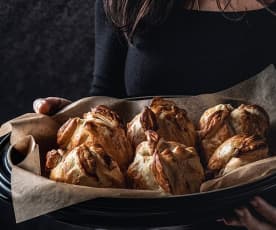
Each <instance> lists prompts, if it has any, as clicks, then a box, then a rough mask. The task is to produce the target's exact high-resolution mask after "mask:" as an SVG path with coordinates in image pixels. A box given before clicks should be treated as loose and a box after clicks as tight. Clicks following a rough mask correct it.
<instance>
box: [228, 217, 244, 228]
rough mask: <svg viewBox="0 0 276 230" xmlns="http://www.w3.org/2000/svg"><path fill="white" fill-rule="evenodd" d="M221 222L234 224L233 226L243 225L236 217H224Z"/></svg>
mask: <svg viewBox="0 0 276 230" xmlns="http://www.w3.org/2000/svg"><path fill="white" fill-rule="evenodd" d="M223 222H224V224H226V225H230V226H235V227H241V226H243V225H242V223H241V222H240V220H239V219H237V218H234V217H233V218H232V217H231V218H230V217H226V218H224V219H223Z"/></svg>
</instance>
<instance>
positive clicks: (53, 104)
mask: <svg viewBox="0 0 276 230" xmlns="http://www.w3.org/2000/svg"><path fill="white" fill-rule="evenodd" d="M70 103H71V101H69V100H67V99H64V98H60V97H47V98H39V99H36V100H35V101H34V103H33V108H34V111H35V112H36V113H41V114H47V115H51V114H54V113H56V112H58V111H59V110H60V109H62V108H63V107H65V106H66V105H68V104H70Z"/></svg>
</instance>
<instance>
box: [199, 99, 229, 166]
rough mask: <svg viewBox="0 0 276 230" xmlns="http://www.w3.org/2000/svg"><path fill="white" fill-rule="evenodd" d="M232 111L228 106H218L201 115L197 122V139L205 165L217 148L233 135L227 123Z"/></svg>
mask: <svg viewBox="0 0 276 230" xmlns="http://www.w3.org/2000/svg"><path fill="white" fill-rule="evenodd" d="M233 109H234V108H233V107H232V106H231V105H230V104H219V105H216V106H214V107H212V108H209V109H207V110H206V111H205V112H204V113H203V114H202V116H201V118H200V120H199V137H200V143H201V149H202V151H203V154H204V160H205V162H206V163H207V162H208V161H209V159H210V158H211V156H212V154H213V153H214V152H215V150H216V149H217V147H218V146H220V145H221V144H222V143H223V142H224V141H225V140H227V139H228V138H230V137H232V136H233V135H234V131H233V129H232V127H231V125H230V123H229V119H230V115H231V112H232V111H233Z"/></svg>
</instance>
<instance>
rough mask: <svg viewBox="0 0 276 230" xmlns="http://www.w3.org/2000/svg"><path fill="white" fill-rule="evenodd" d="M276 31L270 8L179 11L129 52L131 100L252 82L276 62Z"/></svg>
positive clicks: (141, 37)
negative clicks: (134, 97) (142, 96)
mask: <svg viewBox="0 0 276 230" xmlns="http://www.w3.org/2000/svg"><path fill="white" fill-rule="evenodd" d="M275 5H276V4H275V3H274V4H272V5H271V6H270V9H271V10H276V6H275ZM275 28H276V16H274V15H272V14H271V13H269V12H268V11H267V10H266V9H259V10H252V11H249V12H246V13H242V12H240V13H234V12H227V13H224V14H222V13H221V12H204V11H203V12H202V11H193V10H185V9H184V8H183V9H182V8H178V7H176V8H175V9H174V10H173V11H172V13H171V15H170V16H169V17H168V19H167V21H166V22H165V23H164V24H162V25H160V26H159V27H155V28H151V29H150V30H148V31H147V32H146V33H144V34H143V35H136V36H135V37H134V41H133V46H129V47H128V52H127V57H126V62H125V85H126V91H127V95H128V96H141V95H172V94H174V95H176V94H178V95H184V94H200V93H210V92H215V91H218V90H222V89H225V88H228V87H230V86H232V85H234V84H236V83H238V82H240V81H243V80H245V79H248V78H249V77H251V76H253V75H255V74H256V73H258V72H260V71H261V70H263V69H264V68H265V67H266V66H267V65H269V64H271V63H276V46H275V41H276V30H275Z"/></svg>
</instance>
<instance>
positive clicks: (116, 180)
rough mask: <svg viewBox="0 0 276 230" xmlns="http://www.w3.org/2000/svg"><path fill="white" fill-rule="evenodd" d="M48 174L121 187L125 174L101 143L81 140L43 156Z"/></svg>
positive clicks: (73, 181)
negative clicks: (89, 142) (72, 145)
mask: <svg viewBox="0 0 276 230" xmlns="http://www.w3.org/2000/svg"><path fill="white" fill-rule="evenodd" d="M46 170H48V171H50V175H49V178H50V179H52V180H55V181H58V182H64V183H69V184H76V185H85V186H91V187H99V188H108V187H109V188H111V187H112V188H123V187H125V178H124V175H123V173H122V172H121V170H120V168H119V166H118V164H117V162H116V161H114V160H112V158H111V157H110V156H109V155H108V154H107V153H106V152H105V151H104V149H103V148H102V147H101V146H96V145H86V144H82V145H80V146H77V147H75V148H73V149H72V150H70V151H68V152H66V153H65V152H64V151H62V150H52V151H49V152H48V153H47V156H46Z"/></svg>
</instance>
